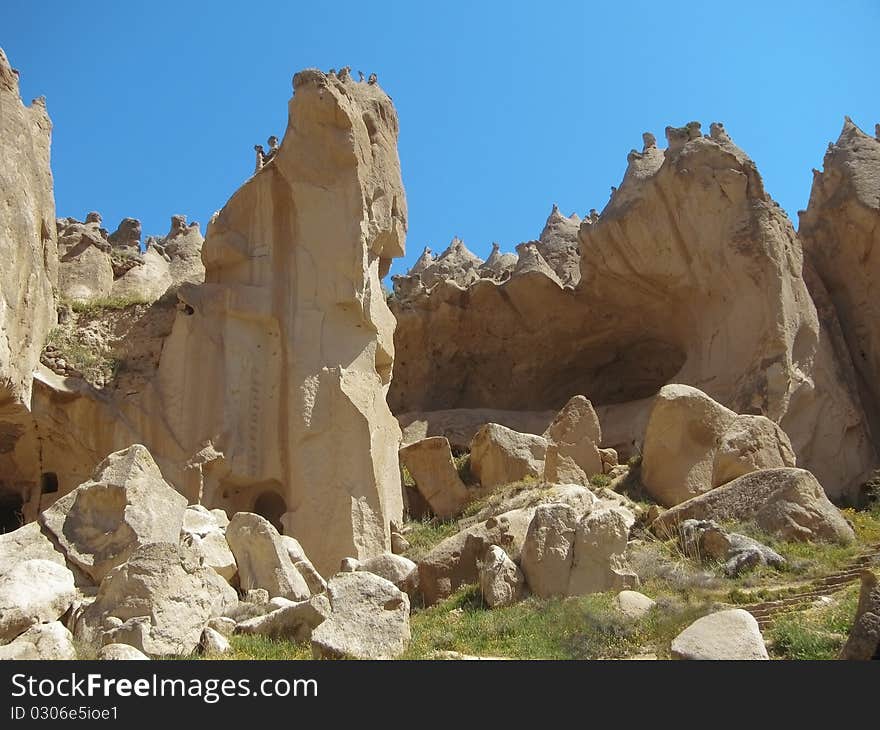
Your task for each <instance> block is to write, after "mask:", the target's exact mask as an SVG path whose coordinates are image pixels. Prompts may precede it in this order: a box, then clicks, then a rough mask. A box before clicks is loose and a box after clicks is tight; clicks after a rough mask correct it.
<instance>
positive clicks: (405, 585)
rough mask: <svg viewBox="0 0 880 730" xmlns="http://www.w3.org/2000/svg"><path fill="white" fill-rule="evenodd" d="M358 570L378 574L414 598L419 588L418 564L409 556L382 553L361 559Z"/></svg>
mask: <svg viewBox="0 0 880 730" xmlns="http://www.w3.org/2000/svg"><path fill="white" fill-rule="evenodd" d="M357 569H358V570H366V571H367V572H368V573H372V574H373V575H378V576H379V577H381V578H384V579H385V580H387V581H390V582H392V583H394V585H395V586H397V587H398V588H399V589H400V590H402V591H403V592H404V593H406V594H407V595H408V596H409V597H410V598H415V596H416V594H417V593H418V590H419V566H418V565H416V563H414V562H413V561H412V560H410V559H409V558H405V557H403V556H402V555H394V554H393V553H383V554H382V555H377V556H376V557H375V558H370V559H369V560H365V561H363V562H362V563H361V564H360V565H358V568H357Z"/></svg>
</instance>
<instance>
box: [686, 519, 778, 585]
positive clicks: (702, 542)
mask: <svg viewBox="0 0 880 730" xmlns="http://www.w3.org/2000/svg"><path fill="white" fill-rule="evenodd" d="M679 537H680V542H681V548H682V550H683V551H684V554H685V555H687V556H688V557H691V558H694V559H696V560H706V559H708V560H714V561H718V562H721V563H723V564H724V567H723V569H724V573H725V575H727V577H728V578H735V577H736V576H738V575H740V574H741V573H744V572H746V571H747V570H751V569H752V568H754V567H756V566H758V565H769V566H771V567H773V568H783V567H785V564H786V561H785V558H783V557H782V556H781V555H780V554H779V553H777V552H776V551H775V550H773V549H771V548H769V547H767V546H766V545H763V544H761V543H760V542H758V541H757V540H754V539H752V538H751V537H747V536H746V535H740V534H739V533H736V532H730V533H729V532H727V531H726V530H724V529H723V528H722V527H721V526H720V525H719V524H717V523H716V522H714V521H712V520H685V521H684V522H682V523H681V525H680V526H679Z"/></svg>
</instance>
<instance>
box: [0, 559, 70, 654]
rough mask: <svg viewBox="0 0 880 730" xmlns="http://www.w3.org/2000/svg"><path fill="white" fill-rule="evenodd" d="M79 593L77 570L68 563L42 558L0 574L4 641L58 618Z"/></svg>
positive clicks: (1, 638) (0, 624)
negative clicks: (69, 568) (69, 567)
mask: <svg viewBox="0 0 880 730" xmlns="http://www.w3.org/2000/svg"><path fill="white" fill-rule="evenodd" d="M75 597H76V588H75V586H74V580H73V573H71V572H70V570H68V569H67V568H66V567H65V566H63V565H59V564H58V563H56V562H54V561H51V560H43V559H40V558H37V559H33V560H24V561H22V562H20V563H17V564H16V565H15V566H13V567H12V569H10V570H9V571H7V572H6V573H5V574H4V575H3V576H0V644H5V643H8V642H10V641H12V640H13V639H15V638H16V637H17V636H18V635H19V634H22V633H24V632H25V631H27V630H28V629H29V628H30V627H31V626H34V625H35V624H40V623H47V622H50V621H56V620H57V619H58V618H60V617H61V616H62V615H63V614H64V612H65V611H67V609H68V608H70V606H71V604H72V603H73V600H74V598H75Z"/></svg>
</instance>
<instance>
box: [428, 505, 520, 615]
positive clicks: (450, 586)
mask: <svg viewBox="0 0 880 730" xmlns="http://www.w3.org/2000/svg"><path fill="white" fill-rule="evenodd" d="M534 513H535V508H534V507H523V508H521V509H515V510H511V511H509V512H504V513H502V514H500V515H496V516H494V517H490V518H489V519H487V520H485V521H484V522H480V523H478V524H475V525H472V526H470V527H468V528H466V529H464V530H462V531H461V532H458V533H456V534H455V535H451V536H450V537H447V538H446V539H445V540H443V541H442V542H440V543H439V544H437V545H436V546H435V547H434V548H433V549H432V550H431V551H430V552H429V553H428V554H427V555H425V556H424V557H423V558H422V559H421V560H420V561H419V589H420V590H421V592H422V597H423V598H424V600H425V604H426V605H429V606H430V605H432V604H434V603H436V602H437V601H442V600H443V599H444V598H446V597H448V596H450V595H452V594H453V593H454V592H455V591H456V590H458V588H459V587H461V586H463V585H468V584H471V583H476V582H477V581H478V580H479V571H478V568H477V562H478V561H479V559H480V558H481V557H482V556H483V555H484V554H485V552H486V549H487V548H488V547H489V546H490V545H498V546H499V547H501V548H503V549H504V551H505V552H506V553H507V554H508V555H509V556H510V558H511V559H512V560H519V557H520V551H521V550H522V547H523V543H524V542H525V539H526V532H527V531H528V529H529V523H530V522H531V521H532V516H533V515H534Z"/></svg>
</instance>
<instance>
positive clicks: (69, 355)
mask: <svg viewBox="0 0 880 730" xmlns="http://www.w3.org/2000/svg"><path fill="white" fill-rule="evenodd" d="M76 335H77V331H76V330H74V329H64V328H62V327H56V328H55V329H53V330H52V331H51V332H49V336H48V338H47V342H46V344H47V346H52V347H55V348H57V350H58V352H59V353H60V355H61V357H63V358H64V360H65V361H66V362H67V364H68V365H70V366H71V367H73V368H74V369H75V370H76V371H78V372H80V373H82V375H83V376H84V377H85V379H86V380H88V381H89V382H90V383H96V382H98V381H103V382H108V381H110V380H112V379H113V378H114V377H115V375H116V373H117V372H118V371H119V368H120V366H121V364H122V363H121V361H120V360H119V359H118V358H116V357H115V356H114V355H113V354H112V353H111V352H110V350H109V349H107V348H102V347H95V346H94V345H86V344H84V343H82V342H80V341H79V340H78V339H77V337H76Z"/></svg>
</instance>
